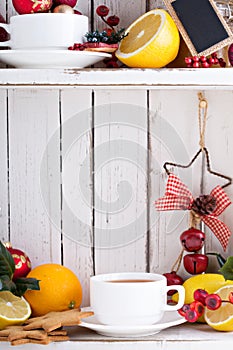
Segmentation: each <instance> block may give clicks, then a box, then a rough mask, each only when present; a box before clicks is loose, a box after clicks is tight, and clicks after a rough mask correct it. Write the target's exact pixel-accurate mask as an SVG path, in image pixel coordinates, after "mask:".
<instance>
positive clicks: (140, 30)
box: [116, 9, 180, 68]
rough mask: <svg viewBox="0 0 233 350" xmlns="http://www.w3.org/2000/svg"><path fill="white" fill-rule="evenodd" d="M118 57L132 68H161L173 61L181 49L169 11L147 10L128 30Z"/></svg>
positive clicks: (176, 30) (118, 51)
mask: <svg viewBox="0 0 233 350" xmlns="http://www.w3.org/2000/svg"><path fill="white" fill-rule="evenodd" d="M125 34H127V36H126V37H125V38H124V39H123V40H122V41H121V42H120V44H119V48H118V50H117V51H116V57H117V58H118V59H119V60H120V61H122V62H123V63H124V64H126V65H127V66H129V67H138V68H160V67H164V66H166V65H167V64H168V63H170V62H171V61H173V60H174V59H175V58H176V56H177V54H178V50H179V45H180V36H179V31H178V29H177V26H176V24H175V22H174V21H173V19H172V18H171V16H170V15H169V14H168V12H167V11H165V10H162V9H155V10H151V11H149V12H146V13H145V14H144V15H142V16H141V17H139V18H138V19H137V20H136V21H135V22H133V23H132V24H131V25H130V26H129V28H128V29H127V30H126V32H125Z"/></svg>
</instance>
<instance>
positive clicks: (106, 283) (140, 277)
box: [90, 272, 185, 326]
mask: <svg viewBox="0 0 233 350" xmlns="http://www.w3.org/2000/svg"><path fill="white" fill-rule="evenodd" d="M169 290H177V292H178V295H179V300H178V303H177V304H176V305H168V304H167V292H168V291H169ZM184 298H185V289H184V287H183V286H180V285H172V286H167V279H166V277H165V276H163V275H161V274H154V273H144V272H127V273H111V274H103V275H96V276H93V277H91V279H90V301H91V308H92V310H93V311H94V314H95V317H96V318H97V320H98V321H99V322H100V323H102V324H106V325H122V326H134V325H151V324H154V323H156V322H159V321H160V320H161V319H162V317H163V315H164V312H165V311H174V310H178V309H180V308H181V307H182V306H183V304H184Z"/></svg>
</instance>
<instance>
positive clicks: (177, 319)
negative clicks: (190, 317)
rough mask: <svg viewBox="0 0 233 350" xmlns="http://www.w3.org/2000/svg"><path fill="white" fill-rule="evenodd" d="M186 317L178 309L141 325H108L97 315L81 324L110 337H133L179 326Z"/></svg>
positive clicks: (85, 319)
mask: <svg viewBox="0 0 233 350" xmlns="http://www.w3.org/2000/svg"><path fill="white" fill-rule="evenodd" d="M185 322H186V320H185V319H184V317H181V316H180V315H179V314H178V312H177V311H167V312H165V314H164V316H163V318H162V320H161V321H160V322H159V323H155V324H152V325H144V326H142V325H140V326H107V325H103V324H101V323H99V322H98V321H97V319H96V318H95V316H91V317H88V318H84V319H82V321H81V323H80V324H79V326H81V327H86V328H89V329H92V330H94V331H96V332H97V333H99V334H101V335H105V336H109V337H120V338H132V337H143V336H144V337H145V336H148V335H152V334H156V333H159V332H160V331H162V330H163V329H166V328H169V327H172V326H177V325H179V324H182V323H185Z"/></svg>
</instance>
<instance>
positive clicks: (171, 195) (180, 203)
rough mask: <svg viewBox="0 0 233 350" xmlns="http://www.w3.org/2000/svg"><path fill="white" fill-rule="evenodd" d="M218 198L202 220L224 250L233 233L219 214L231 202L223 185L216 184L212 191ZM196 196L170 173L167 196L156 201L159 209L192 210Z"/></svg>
mask: <svg viewBox="0 0 233 350" xmlns="http://www.w3.org/2000/svg"><path fill="white" fill-rule="evenodd" d="M210 194H211V195H212V196H213V197H214V198H215V199H216V208H215V210H214V211H213V212H212V213H211V214H209V215H201V216H200V218H201V220H202V221H203V222H204V223H205V224H206V226H208V227H209V228H210V230H211V231H212V232H213V233H214V234H215V236H216V237H217V238H218V240H219V242H220V243H221V245H222V247H223V249H224V250H226V247H227V245H228V242H229V238H230V235H231V232H230V230H229V229H228V227H227V226H226V225H225V224H224V223H223V222H222V221H221V220H219V219H218V216H219V215H220V214H221V213H222V212H223V211H224V210H225V209H226V208H227V207H228V206H229V205H230V204H231V201H230V199H229V197H228V196H227V194H226V193H225V192H224V190H223V189H222V187H221V186H216V187H215V188H214V189H213V190H212V191H211V193H210ZM193 201H194V198H193V196H192V193H191V192H190V191H189V189H188V187H187V186H186V185H185V184H184V183H183V182H182V181H181V180H180V179H179V178H178V177H177V176H176V175H174V174H170V175H169V177H168V182H167V186H166V190H165V196H164V197H161V198H159V199H158V200H157V201H156V202H155V208H156V210H158V211H166V210H190V209H191V206H192V203H193Z"/></svg>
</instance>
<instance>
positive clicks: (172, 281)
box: [163, 271, 184, 295]
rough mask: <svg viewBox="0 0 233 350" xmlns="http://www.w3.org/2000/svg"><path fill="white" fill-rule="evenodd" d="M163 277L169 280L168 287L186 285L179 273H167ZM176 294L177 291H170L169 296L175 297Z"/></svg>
mask: <svg viewBox="0 0 233 350" xmlns="http://www.w3.org/2000/svg"><path fill="white" fill-rule="evenodd" d="M163 275H164V276H165V277H166V279H167V285H168V286H172V285H177V284H183V283H184V281H183V279H182V278H181V277H180V276H179V275H177V273H176V272H175V271H172V272H166V273H164V274H163ZM175 293H176V290H169V291H168V295H173V294H175Z"/></svg>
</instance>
